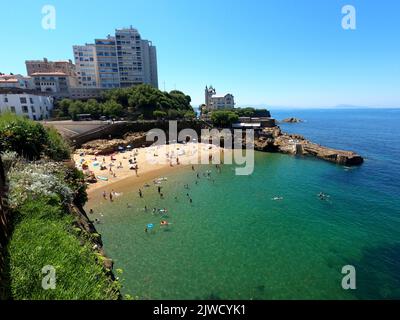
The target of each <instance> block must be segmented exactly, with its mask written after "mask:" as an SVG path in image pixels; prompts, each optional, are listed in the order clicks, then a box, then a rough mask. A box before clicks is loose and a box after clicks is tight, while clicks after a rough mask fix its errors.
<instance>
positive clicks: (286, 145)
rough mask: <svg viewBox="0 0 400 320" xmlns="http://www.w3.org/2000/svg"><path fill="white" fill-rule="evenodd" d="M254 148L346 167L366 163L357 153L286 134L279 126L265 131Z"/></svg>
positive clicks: (256, 140) (296, 135) (257, 138)
mask: <svg viewBox="0 0 400 320" xmlns="http://www.w3.org/2000/svg"><path fill="white" fill-rule="evenodd" d="M254 148H255V149H256V150H259V151H270V152H271V151H272V152H281V153H287V154H292V155H303V156H307V155H308V156H315V157H317V158H320V159H323V160H326V161H330V162H334V163H337V164H340V165H345V166H354V165H360V164H362V163H363V162H364V159H363V158H362V157H361V156H360V155H359V154H357V153H355V152H352V151H344V150H336V149H332V148H328V147H324V146H321V145H319V144H316V143H313V142H311V141H309V140H307V139H305V138H304V137H303V136H301V135H298V134H288V133H284V132H282V130H281V129H280V127H278V126H276V127H274V128H265V129H263V130H262V132H260V133H259V134H258V135H257V137H256V138H255V141H254Z"/></svg>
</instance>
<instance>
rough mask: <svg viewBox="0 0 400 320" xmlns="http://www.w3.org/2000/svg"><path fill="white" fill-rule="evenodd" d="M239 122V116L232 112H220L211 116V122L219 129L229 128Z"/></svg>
mask: <svg viewBox="0 0 400 320" xmlns="http://www.w3.org/2000/svg"><path fill="white" fill-rule="evenodd" d="M238 120H239V116H238V115H237V114H236V113H235V112H232V111H226V110H219V111H214V112H213V113H212V114H211V121H212V122H213V124H214V125H215V126H218V127H229V126H231V125H232V123H235V122H237V121H238Z"/></svg>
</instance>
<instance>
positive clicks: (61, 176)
mask: <svg viewBox="0 0 400 320" xmlns="http://www.w3.org/2000/svg"><path fill="white" fill-rule="evenodd" d="M0 147H1V150H0V151H2V152H1V154H0V155H1V157H2V159H3V160H4V167H5V169H6V171H7V180H8V184H9V188H8V189H9V190H8V204H9V207H10V210H11V216H12V227H13V231H12V235H11V239H10V240H9V244H8V247H7V261H8V270H9V283H10V292H11V298H12V299H117V298H118V297H119V291H118V290H119V287H120V284H119V282H115V281H112V280H111V278H110V277H109V276H108V275H107V274H106V270H105V269H104V266H103V260H104V257H103V256H102V255H101V254H99V253H98V251H96V250H95V245H96V244H97V242H96V239H97V237H98V235H97V234H92V233H89V232H88V231H86V229H85V228H84V227H83V225H82V224H79V223H78V221H79V219H82V218H83V217H82V216H80V215H79V214H78V213H74V212H75V211H73V210H71V207H72V206H74V205H76V206H78V207H79V206H83V205H84V204H85V202H86V201H87V194H86V184H85V182H84V179H83V176H82V173H81V172H79V171H78V170H77V169H76V168H74V167H71V166H68V165H66V164H65V163H63V162H56V161H57V160H60V159H65V158H67V156H68V155H69V153H68V148H67V147H66V145H65V144H64V142H63V140H62V139H61V138H60V136H59V135H58V134H57V132H55V131H53V130H51V129H50V130H49V129H46V128H44V127H43V126H42V125H41V124H39V123H35V122H33V121H30V120H28V119H25V118H19V117H16V116H12V115H8V114H7V115H3V116H1V117H0ZM32 159H34V160H35V161H34V162H31V161H30V160H32ZM54 160H56V161H54ZM78 216H79V217H78ZM78 218H79V219H78ZM45 266H52V267H54V269H55V272H56V287H55V289H48V290H45V289H43V287H42V279H43V278H44V277H45V276H46V273H43V272H42V269H43V267H45Z"/></svg>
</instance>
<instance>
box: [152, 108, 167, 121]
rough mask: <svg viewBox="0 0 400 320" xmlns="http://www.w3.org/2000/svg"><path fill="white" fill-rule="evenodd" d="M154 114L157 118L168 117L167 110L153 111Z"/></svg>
mask: <svg viewBox="0 0 400 320" xmlns="http://www.w3.org/2000/svg"><path fill="white" fill-rule="evenodd" d="M153 116H154V117H155V118H157V119H163V118H166V117H167V113H166V112H165V111H160V110H156V111H154V112H153Z"/></svg>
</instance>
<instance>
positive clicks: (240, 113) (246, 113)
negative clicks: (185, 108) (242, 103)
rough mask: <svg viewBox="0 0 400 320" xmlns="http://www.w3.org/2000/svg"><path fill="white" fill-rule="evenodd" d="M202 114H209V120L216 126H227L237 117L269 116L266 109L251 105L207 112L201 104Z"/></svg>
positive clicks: (237, 118)
mask: <svg viewBox="0 0 400 320" xmlns="http://www.w3.org/2000/svg"><path fill="white" fill-rule="evenodd" d="M201 108H202V112H203V114H205V115H207V114H211V121H212V123H213V125H215V126H217V127H229V126H231V125H232V123H235V122H237V121H238V120H239V117H270V116H271V114H270V112H269V111H268V110H266V109H255V108H251V107H246V108H234V109H224V110H216V111H212V112H208V111H207V110H204V108H205V106H204V105H203V106H201Z"/></svg>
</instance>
